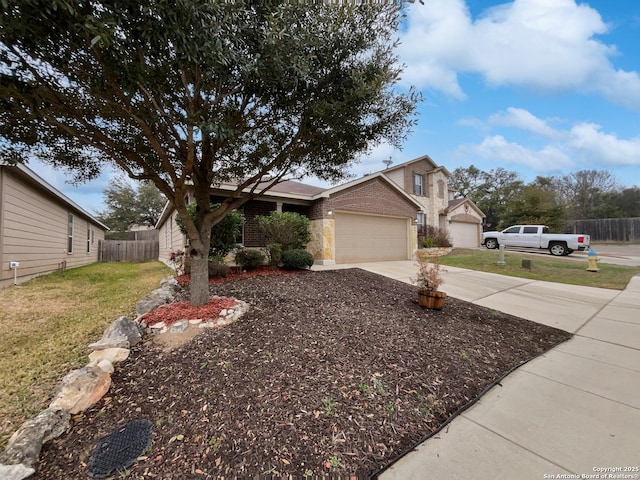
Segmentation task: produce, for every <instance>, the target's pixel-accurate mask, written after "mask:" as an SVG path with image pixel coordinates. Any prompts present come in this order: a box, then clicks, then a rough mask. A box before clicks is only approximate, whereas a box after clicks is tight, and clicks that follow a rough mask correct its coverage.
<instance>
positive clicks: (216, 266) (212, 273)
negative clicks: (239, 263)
mask: <svg viewBox="0 0 640 480" xmlns="http://www.w3.org/2000/svg"><path fill="white" fill-rule="evenodd" d="M230 268H231V267H229V265H225V264H224V263H220V262H218V261H216V260H214V261H210V262H209V278H220V277H226V276H227V275H228V273H229V270H230Z"/></svg>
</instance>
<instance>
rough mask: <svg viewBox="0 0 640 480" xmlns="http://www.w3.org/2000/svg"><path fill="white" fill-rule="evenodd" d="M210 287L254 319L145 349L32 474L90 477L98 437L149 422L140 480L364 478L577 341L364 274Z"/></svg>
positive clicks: (135, 474) (132, 475) (136, 471)
mask: <svg viewBox="0 0 640 480" xmlns="http://www.w3.org/2000/svg"><path fill="white" fill-rule="evenodd" d="M211 291H212V294H215V295H220V296H228V297H234V298H238V299H241V300H244V301H246V302H248V303H249V304H250V306H251V310H250V311H249V312H248V313H247V314H246V315H245V316H244V317H243V318H242V319H241V320H240V321H238V322H236V323H234V324H232V325H229V326H227V327H224V328H220V329H213V330H208V331H206V332H204V333H202V334H201V335H198V336H197V337H195V338H194V339H193V340H192V341H191V342H190V343H188V344H185V345H183V346H182V347H180V348H178V349H175V350H172V351H169V352H166V353H163V352H162V351H161V350H160V348H159V347H157V346H156V345H154V344H153V343H152V342H143V344H142V346H141V347H140V348H138V349H136V350H135V351H134V352H132V355H131V356H130V358H129V360H127V361H126V362H125V363H124V364H123V365H121V366H119V368H118V369H117V370H116V372H115V373H114V374H113V385H112V387H111V390H110V392H109V393H108V396H107V397H105V398H103V399H102V400H101V401H100V402H99V403H98V404H97V405H95V406H94V407H93V408H91V409H90V410H88V411H87V412H85V415H79V416H77V417H76V418H75V421H74V424H73V427H72V429H71V431H70V432H69V433H68V434H66V435H64V436H62V437H60V438H59V439H56V440H54V441H53V442H51V443H49V444H47V445H45V447H44V448H43V451H42V455H41V461H40V464H39V467H38V472H37V474H36V475H35V477H33V478H40V479H45V478H46V479H49V478H67V479H68V478H78V479H79V478H86V477H87V463H88V459H89V457H90V455H91V453H92V450H93V448H94V446H95V444H96V442H97V441H98V439H99V438H100V437H102V436H104V435H106V434H107V433H109V432H110V431H112V430H113V428H114V427H115V426H116V425H118V424H120V423H123V422H126V421H131V420H135V419H139V418H148V419H150V420H151V421H152V422H153V424H154V430H153V434H152V446H151V448H150V450H149V452H148V453H147V455H146V456H145V457H143V458H142V459H140V460H139V461H138V462H137V463H136V464H135V465H134V466H133V467H131V469H130V470H128V471H127V474H126V478H128V479H143V478H155V479H178V478H180V479H203V478H220V479H229V478H256V477H269V476H270V477H272V478H308V477H314V478H318V477H320V478H321V477H322V476H325V477H330V478H331V477H335V478H337V477H340V478H349V477H350V476H357V477H358V478H363V477H365V478H366V477H367V476H369V475H371V474H372V473H374V472H376V471H377V470H378V469H380V468H381V467H384V466H386V465H388V464H389V463H390V462H392V461H393V460H394V459H395V458H397V457H398V456H399V455H401V454H402V453H404V452H406V451H407V450H409V449H411V448H412V447H413V446H415V444H416V443H417V442H419V441H420V440H421V439H423V438H424V437H425V436H426V435H428V434H429V433H430V432H432V431H434V430H436V429H437V428H438V426H439V425H441V424H442V423H443V422H445V421H446V420H447V418H449V417H450V416H451V415H452V414H453V413H454V412H456V411H457V410H458V409H459V408H460V407H462V406H464V405H466V404H468V403H469V402H472V401H473V400H474V399H476V398H477V396H478V395H479V394H480V393H481V392H482V391H483V390H484V389H485V388H486V387H487V386H488V385H490V384H492V383H493V382H494V381H496V380H497V379H499V378H501V377H502V375H503V374H504V373H505V372H507V371H509V370H511V369H512V368H514V367H515V366H517V365H519V364H520V363H522V362H524V361H526V360H529V359H531V358H533V357H535V356H537V355H539V354H540V353H542V352H544V351H546V350H548V349H549V348H551V347H552V346H554V345H556V344H557V343H559V342H562V341H564V340H566V339H568V338H569V337H570V334H569V333H567V332H564V331H561V330H557V329H553V328H550V327H547V326H544V325H539V324H536V323H532V322H529V321H527V320H523V319H520V318H516V317H513V316H510V315H507V314H503V313H499V312H496V311H493V310H490V309H487V308H483V307H480V306H476V305H473V304H470V303H467V302H463V301H460V300H456V299H454V298H447V302H446V304H445V307H444V309H443V310H441V311H428V310H423V309H421V308H420V307H419V306H418V305H417V293H416V288H415V287H414V286H411V285H407V284H405V283H402V282H398V281H395V280H392V279H389V278H386V277H381V276H378V275H375V274H372V273H369V272H366V271H363V270H358V269H352V270H337V271H323V272H306V273H303V274H298V275H280V276H278V275H275V276H257V277H253V278H245V279H237V280H234V281H230V282H225V283H218V284H214V285H212V286H211ZM498 388H499V387H498Z"/></svg>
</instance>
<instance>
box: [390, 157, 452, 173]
mask: <svg viewBox="0 0 640 480" xmlns="http://www.w3.org/2000/svg"><path fill="white" fill-rule="evenodd" d="M423 162H426V163H427V164H428V165H429V166H430V167H431V169H432V171H434V172H435V171H442V172H444V174H445V175H446V176H450V175H451V173H450V172H449V170H447V169H446V168H445V167H442V166H440V165H438V164H437V163H436V162H434V161H433V159H432V158H431V157H430V156H429V155H422V156H421V157H418V158H414V159H413V160H409V161H407V162H403V163H399V164H398V165H395V166H393V167H389V168H387V169H385V170H381V171H382V172H383V173H389V172H393V171H395V170H400V169H402V168H406V167H409V166H411V165H413V164H415V163H423Z"/></svg>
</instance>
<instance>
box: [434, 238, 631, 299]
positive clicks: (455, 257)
mask: <svg viewBox="0 0 640 480" xmlns="http://www.w3.org/2000/svg"><path fill="white" fill-rule="evenodd" d="M498 255H499V252H498V250H470V249H462V248H455V249H454V250H453V251H452V252H451V253H450V254H449V255H443V256H441V257H440V263H441V264H442V265H450V266H452V267H460V268H468V269H470V270H479V271H482V272H490V273H500V274H502V275H509V276H512V277H522V278H530V279H533V280H544V281H548V282H559V283H569V284H572V285H583V286H588V287H600V288H612V289H616V290H622V289H624V288H625V287H626V286H627V283H629V280H630V279H631V277H633V276H634V275H636V274H638V273H640V267H626V266H621V265H612V264H608V263H602V262H599V263H598V268H599V269H600V271H599V272H588V271H587V259H586V257H580V259H579V260H578V259H575V258H562V257H552V256H550V255H531V254H529V255H527V254H522V253H514V252H510V251H509V250H507V251H505V255H504V259H505V262H506V265H504V266H500V265H498ZM582 258H584V260H582ZM524 259H526V260H531V263H532V268H531V270H528V269H526V268H523V267H522V260H524Z"/></svg>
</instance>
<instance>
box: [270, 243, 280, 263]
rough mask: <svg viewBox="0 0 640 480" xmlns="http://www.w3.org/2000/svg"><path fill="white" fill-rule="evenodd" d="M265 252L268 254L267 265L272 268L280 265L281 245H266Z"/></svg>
mask: <svg viewBox="0 0 640 480" xmlns="http://www.w3.org/2000/svg"><path fill="white" fill-rule="evenodd" d="M267 251H268V252H269V265H271V266H272V267H273V268H275V267H277V266H278V265H280V262H281V260H282V245H281V244H279V243H270V244H269V245H267Z"/></svg>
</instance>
